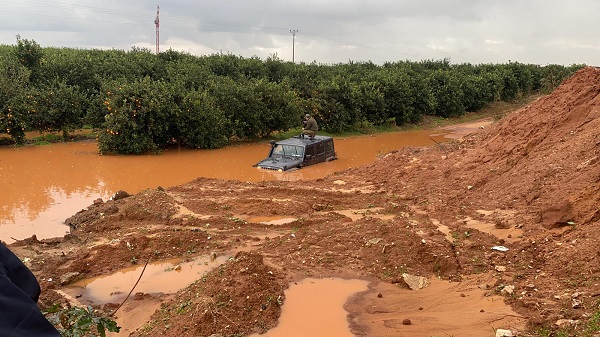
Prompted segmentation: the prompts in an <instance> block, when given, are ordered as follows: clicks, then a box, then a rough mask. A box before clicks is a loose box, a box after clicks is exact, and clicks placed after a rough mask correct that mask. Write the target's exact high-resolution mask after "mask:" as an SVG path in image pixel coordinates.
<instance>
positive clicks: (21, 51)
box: [15, 35, 43, 82]
mask: <svg viewBox="0 0 600 337" xmlns="http://www.w3.org/2000/svg"><path fill="white" fill-rule="evenodd" d="M15 55H16V56H17V59H18V60H19V62H21V64H22V65H23V66H25V67H26V68H27V69H29V70H30V71H31V73H30V80H31V81H32V82H36V81H37V80H38V79H39V71H40V65H41V60H42V57H43V50H42V48H41V47H40V45H39V44H38V43H37V42H35V41H34V40H27V39H24V40H22V39H21V36H19V35H17V46H16V47H15Z"/></svg>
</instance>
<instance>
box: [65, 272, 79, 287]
mask: <svg viewBox="0 0 600 337" xmlns="http://www.w3.org/2000/svg"><path fill="white" fill-rule="evenodd" d="M81 276H82V275H81V273H79V272H76V271H75V272H71V273H66V274H63V275H62V276H61V277H60V285H61V286H64V285H67V284H69V283H73V282H75V281H77V280H78V279H80V278H81Z"/></svg>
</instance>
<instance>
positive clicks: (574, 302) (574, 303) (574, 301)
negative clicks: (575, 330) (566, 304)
mask: <svg viewBox="0 0 600 337" xmlns="http://www.w3.org/2000/svg"><path fill="white" fill-rule="evenodd" d="M571 306H572V307H573V309H579V308H582V307H583V302H581V301H580V300H578V299H576V298H574V299H572V300H571Z"/></svg>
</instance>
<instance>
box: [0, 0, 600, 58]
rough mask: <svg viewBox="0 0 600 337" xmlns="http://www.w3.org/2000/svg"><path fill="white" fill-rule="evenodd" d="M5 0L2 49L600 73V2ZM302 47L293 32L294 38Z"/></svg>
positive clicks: (1, 14)
mask: <svg viewBox="0 0 600 337" xmlns="http://www.w3.org/2000/svg"><path fill="white" fill-rule="evenodd" d="M155 1H156V2H154V1H153V2H150V1H147V0H119V1H117V0H103V1H97V0H95V1H91V0H2V2H1V4H0V44H9V45H14V44H16V35H17V34H19V35H20V36H21V38H23V39H29V40H35V41H36V42H37V43H38V44H40V45H41V46H42V47H50V46H52V47H75V48H82V49H92V48H96V49H122V50H131V48H132V47H134V46H136V47H142V48H148V49H150V50H152V51H155V49H156V45H155V41H156V27H155V24H154V19H155V17H156V6H157V5H160V50H161V51H164V50H167V49H173V50H177V51H184V52H188V53H190V54H194V55H203V54H213V53H219V52H223V53H231V54H234V55H239V56H242V57H244V58H249V57H252V56H258V57H259V58H261V59H263V60H264V59H266V58H267V57H269V56H271V55H277V57H278V58H279V59H282V60H286V61H291V60H292V58H294V59H295V61H296V62H306V63H310V62H313V61H316V62H317V63H347V62H348V61H372V62H374V63H377V64H382V63H383V62H386V61H392V62H393V61H403V60H409V61H421V60H425V59H429V60H430V59H435V60H441V59H444V58H448V59H449V60H450V61H451V63H453V64H458V63H463V62H469V63H473V64H480V63H507V62H508V61H518V62H521V63H534V64H540V65H546V64H563V65H570V64H580V63H585V64H588V65H596V66H600V1H598V0H455V1H453V0H162V1H161V0H155ZM296 30H297V32H296V33H295V38H294V34H293V33H292V32H291V31H296Z"/></svg>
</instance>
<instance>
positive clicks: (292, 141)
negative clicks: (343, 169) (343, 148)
mask: <svg viewBox="0 0 600 337" xmlns="http://www.w3.org/2000/svg"><path fill="white" fill-rule="evenodd" d="M334 159H337V156H336V153H335V148H334V146H333V138H331V137H328V136H318V135H317V136H314V137H313V138H310V137H308V136H294V137H292V138H288V139H285V140H281V141H278V142H275V141H273V140H272V141H271V150H270V151H269V157H267V158H266V159H263V160H262V161H260V162H258V163H257V164H255V165H254V166H257V167H259V168H262V169H268V170H276V171H288V170H292V169H299V168H302V167H304V166H308V165H313V164H317V163H322V162H325V161H330V160H334Z"/></svg>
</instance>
